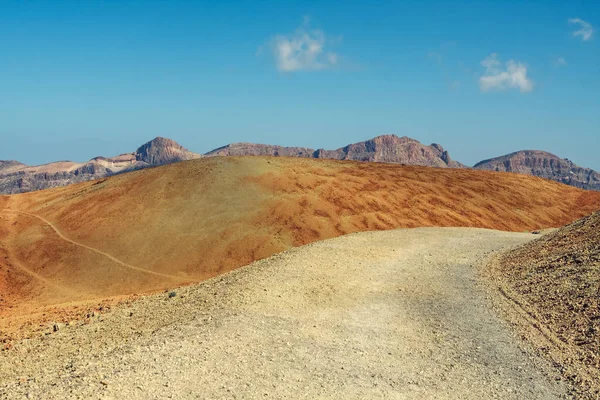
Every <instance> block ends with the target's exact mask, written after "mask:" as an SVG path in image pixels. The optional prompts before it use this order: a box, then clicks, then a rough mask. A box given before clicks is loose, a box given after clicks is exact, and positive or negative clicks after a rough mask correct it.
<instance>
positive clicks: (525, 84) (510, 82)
mask: <svg viewBox="0 0 600 400" xmlns="http://www.w3.org/2000/svg"><path fill="white" fill-rule="evenodd" d="M481 65H482V66H483V67H485V73H484V74H483V76H481V77H479V88H480V89H481V91H482V92H489V91H491V90H506V89H519V90H520V91H521V92H523V93H525V92H531V91H532V90H533V82H532V81H531V80H530V79H528V78H527V66H525V64H523V63H521V62H517V61H514V60H509V61H508V62H506V63H505V64H504V66H502V63H501V62H500V60H498V55H497V54H496V53H493V54H491V55H490V56H488V57H486V58H484V59H483V60H482V61H481Z"/></svg>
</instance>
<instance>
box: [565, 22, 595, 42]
mask: <svg viewBox="0 0 600 400" xmlns="http://www.w3.org/2000/svg"><path fill="white" fill-rule="evenodd" d="M569 23H570V24H578V25H579V26H580V29H579V30H577V31H575V32H573V36H575V37H577V36H581V39H583V40H584V41H585V40H590V39H591V38H592V35H593V34H594V28H592V24H590V23H589V22H586V21H584V20H582V19H581V18H569Z"/></svg>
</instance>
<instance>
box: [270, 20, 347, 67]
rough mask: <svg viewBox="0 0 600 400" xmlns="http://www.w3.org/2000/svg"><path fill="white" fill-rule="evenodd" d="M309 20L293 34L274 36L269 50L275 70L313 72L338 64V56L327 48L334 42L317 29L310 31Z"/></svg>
mask: <svg viewBox="0 0 600 400" xmlns="http://www.w3.org/2000/svg"><path fill="white" fill-rule="evenodd" d="M309 24H310V18H309V17H304V24H303V25H302V26H301V27H300V28H298V29H296V31H295V32H294V33H291V34H287V35H276V36H275V37H274V38H273V39H272V41H271V48H272V51H273V57H274V58H275V63H276V65H277V69H278V70H279V71H282V72H294V71H311V70H312V71H314V70H322V69H327V68H331V67H333V66H335V65H337V64H338V59H339V57H338V55H337V53H334V52H333V51H331V50H329V49H328V48H327V47H328V46H329V45H331V44H332V43H334V42H337V41H339V40H340V39H339V37H338V38H337V39H336V40H329V39H328V38H327V37H326V36H325V33H324V32H323V31H321V30H319V29H311V28H310V26H309Z"/></svg>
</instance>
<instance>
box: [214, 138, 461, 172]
mask: <svg viewBox="0 0 600 400" xmlns="http://www.w3.org/2000/svg"><path fill="white" fill-rule="evenodd" d="M248 155H253V156H282V157H303V158H328V159H333V160H354V161H370V162H388V163H397V164H408V165H422V166H427V167H439V168H464V167H465V165H463V164H461V163H459V162H456V161H454V160H452V159H451V158H450V155H449V154H448V152H447V151H446V150H444V148H443V147H442V146H441V145H439V144H437V143H434V144H432V145H430V146H426V145H423V144H421V143H420V142H419V141H417V140H415V139H411V138H409V137H406V136H404V137H398V136H396V135H382V136H377V137H375V138H373V139H371V140H367V141H365V142H360V143H353V144H349V145H348V146H346V147H341V148H339V149H337V150H325V149H318V150H314V149H309V148H306V147H282V146H271V145H263V144H253V143H233V144H229V145H227V146H223V147H220V148H218V149H215V150H213V151H210V152H208V153H206V154H205V156H207V157H211V156H248Z"/></svg>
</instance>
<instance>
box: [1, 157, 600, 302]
mask: <svg viewBox="0 0 600 400" xmlns="http://www.w3.org/2000/svg"><path fill="white" fill-rule="evenodd" d="M541 193H542V194H543V195H540V194H541ZM0 209H1V210H3V211H2V212H1V213H0V243H1V247H0V252H1V253H2V254H0V282H2V283H0V286H3V287H4V288H5V290H6V291H5V292H3V300H4V302H3V303H1V304H3V305H4V308H3V312H5V313H6V312H8V311H7V310H8V308H7V305H9V306H13V307H16V308H19V307H20V309H21V310H24V309H25V308H26V307H28V305H32V304H34V305H36V306H40V305H51V304H56V303H61V302H65V301H83V300H88V299H97V298H105V297H108V296H116V295H124V294H132V293H143V292H148V291H152V290H160V289H164V288H168V287H174V286H177V285H179V284H183V283H189V282H195V281H200V280H203V279H206V278H208V277H211V276H214V275H216V274H219V273H222V272H225V271H229V270H232V269H235V268H238V267H240V266H242V265H246V264H248V263H250V262H252V261H254V260H258V259H262V258H265V257H268V256H270V255H272V254H275V253H277V252H280V251H283V250H286V249H289V248H291V247H294V246H299V245H303V244H307V243H311V242H314V241H317V240H321V239H326V238H332V237H336V236H340V235H343V234H347V233H351V232H358V231H367V230H384V229H394V228H402V227H420V226H465V227H480V228H494V229H502V230H511V231H524V230H532V229H537V228H542V227H550V226H561V225H563V224H566V223H569V222H571V221H573V220H575V219H577V218H579V217H581V216H583V215H586V214H589V213H590V212H592V211H595V210H598V209H600V193H596V192H585V191H581V190H578V189H575V188H571V187H568V186H565V185H560V184H557V183H554V182H550V181H546V180H542V179H538V178H534V177H529V176H525V175H514V174H495V173H491V172H486V171H472V170H463V169H450V168H446V169H442V168H427V167H412V166H411V167H409V166H404V167H403V166H400V165H393V164H377V163H358V162H343V161H332V160H310V159H299V158H263V157H241V158H237V157H224V158H221V157H219V158H204V159H200V160H194V161H189V162H183V163H177V164H171V165H167V166H163V167H159V168H152V169H145V170H141V171H134V172H131V173H129V174H123V175H117V176H114V177H111V178H109V179H105V180H100V181H95V182H85V183H82V184H78V185H71V186H68V187H63V188H57V189H53V190H48V191H41V192H34V193H27V194H22V195H17V196H4V197H0ZM12 312H21V311H19V310H17V309H13V310H12ZM23 312H24V311H23Z"/></svg>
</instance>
